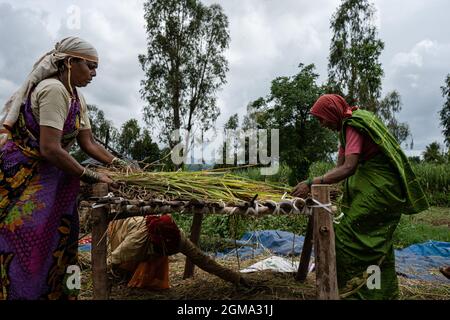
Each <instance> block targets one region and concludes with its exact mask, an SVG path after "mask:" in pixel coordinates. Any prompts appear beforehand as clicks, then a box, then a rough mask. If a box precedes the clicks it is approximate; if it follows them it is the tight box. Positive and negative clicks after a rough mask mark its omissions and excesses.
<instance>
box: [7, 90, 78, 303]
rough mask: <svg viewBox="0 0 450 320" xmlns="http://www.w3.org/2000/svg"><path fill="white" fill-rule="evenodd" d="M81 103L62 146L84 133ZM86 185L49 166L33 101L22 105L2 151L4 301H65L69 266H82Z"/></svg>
mask: <svg viewBox="0 0 450 320" xmlns="http://www.w3.org/2000/svg"><path fill="white" fill-rule="evenodd" d="M79 119H80V103H79V100H78V99H72V102H71V105H70V110H69V114H68V117H67V119H66V121H65V123H64V129H63V138H62V141H61V145H62V146H63V147H67V146H68V145H69V144H70V143H71V142H73V140H74V139H75V138H76V136H77V134H78V129H79V123H80V121H79ZM79 185H80V181H79V179H78V178H77V177H74V176H71V175H69V174H67V173H65V172H63V171H61V170H60V169H58V168H56V167H55V166H53V165H52V164H50V163H49V162H47V161H45V160H43V159H42V158H41V157H40V154H39V123H37V121H36V119H35V117H34V116H33V113H32V110H31V101H30V98H28V100H27V102H26V103H25V104H24V105H22V108H21V112H20V116H19V119H18V120H17V122H16V124H15V125H14V127H13V128H12V130H11V136H10V138H9V140H8V141H7V142H6V143H5V144H4V145H3V146H2V147H1V148H0V300H2V299H3V300H6V299H8V300H10V299H11V300H12V299H27V300H38V299H65V298H68V297H69V296H70V295H72V294H73V292H70V291H69V290H68V289H67V286H66V284H65V281H66V278H67V276H68V274H66V270H67V267H68V266H69V265H76V264H77V262H78V261H77V249H78V227H79V226H78V213H77V208H76V197H77V195H78V191H79Z"/></svg>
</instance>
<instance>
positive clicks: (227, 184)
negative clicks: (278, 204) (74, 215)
mask: <svg viewBox="0 0 450 320" xmlns="http://www.w3.org/2000/svg"><path fill="white" fill-rule="evenodd" d="M102 172H104V173H107V174H108V175H109V176H110V177H111V178H113V179H114V180H115V181H117V182H119V184H120V185H121V187H120V188H119V191H120V193H121V195H122V196H124V197H127V198H136V199H141V200H148V199H150V198H153V199H155V198H156V199H165V200H193V199H194V200H198V201H210V202H224V203H226V204H235V205H239V204H243V203H244V202H248V201H251V200H253V199H255V196H256V195H257V200H258V201H263V200H273V201H280V200H281V198H282V197H283V195H284V194H285V193H289V192H290V191H291V190H292V188H291V187H288V186H282V185H276V184H268V183H264V182H261V181H254V180H251V179H248V178H244V177H240V176H237V175H233V174H232V173H230V172H228V171H226V172H224V171H177V172H137V173H131V174H126V173H123V172H118V171H109V170H108V171H106V170H102Z"/></svg>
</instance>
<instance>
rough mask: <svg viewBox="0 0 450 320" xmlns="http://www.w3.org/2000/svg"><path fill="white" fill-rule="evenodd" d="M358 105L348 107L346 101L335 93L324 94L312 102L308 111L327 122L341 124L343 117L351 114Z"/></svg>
mask: <svg viewBox="0 0 450 320" xmlns="http://www.w3.org/2000/svg"><path fill="white" fill-rule="evenodd" d="M356 109H358V107H350V106H349V104H348V103H347V101H345V99H344V98H342V97H341V96H340V95H337V94H324V95H323V96H321V97H320V98H319V99H317V101H316V102H315V103H314V105H313V107H312V108H311V110H310V113H311V114H312V115H314V116H316V117H318V118H321V119H323V120H326V121H328V122H332V123H336V124H338V125H341V124H342V121H343V120H344V119H345V118H348V117H351V116H352V111H354V110H356Z"/></svg>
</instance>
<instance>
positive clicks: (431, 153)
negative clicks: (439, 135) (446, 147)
mask: <svg viewBox="0 0 450 320" xmlns="http://www.w3.org/2000/svg"><path fill="white" fill-rule="evenodd" d="M423 160H424V161H425V162H431V163H443V162H445V155H444V153H443V152H442V151H441V146H440V145H439V143H438V142H433V143H430V144H429V145H428V146H426V148H425V151H424V152H423Z"/></svg>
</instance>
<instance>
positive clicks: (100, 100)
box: [0, 0, 450, 154]
mask: <svg viewBox="0 0 450 320" xmlns="http://www.w3.org/2000/svg"><path fill="white" fill-rule="evenodd" d="M204 2H205V3H208V4H210V3H219V4H220V5H221V6H222V7H223V8H224V11H225V13H226V14H227V15H228V18H229V23H230V34H231V43H230V48H229V50H227V52H226V56H227V57H228V60H229V64H230V71H229V73H228V75H227V81H228V83H227V84H226V85H225V86H224V87H223V89H222V90H221V92H220V93H219V96H218V103H219V106H220V108H221V112H222V114H221V116H220V118H219V121H218V125H222V124H223V123H224V122H225V121H226V120H227V119H228V117H229V116H230V115H232V114H234V113H236V112H237V113H239V114H240V115H241V116H242V115H243V114H244V113H245V111H246V105H247V104H248V103H249V102H250V101H252V100H254V99H256V98H258V97H260V96H266V95H267V94H268V92H269V87H270V81H271V80H272V79H274V78H275V77H277V76H290V75H293V74H295V73H296V72H297V70H298V69H297V66H298V64H299V63H300V62H302V63H304V64H309V63H314V64H315V65H316V67H317V72H318V73H319V74H320V78H319V80H320V81H321V82H322V81H325V79H326V76H327V57H328V52H329V44H330V39H331V32H330V30H329V24H330V18H331V15H332V14H333V13H334V12H335V10H336V8H337V7H338V5H339V4H340V2H341V1H340V0H316V1H308V0H222V1H220V0H218V1H217V0H216V1H214V0H205V1H204ZM143 3H144V0H127V1H125V0H109V1H106V0H96V1H92V0H91V1H87V0H80V1H65V0H43V1H35V0H15V1H12V0H0V43H2V45H1V47H0V104H3V103H4V102H5V101H6V99H7V98H8V97H9V96H10V95H11V94H12V93H13V91H14V90H15V89H16V88H17V87H18V86H19V85H20V84H21V82H22V81H23V80H24V78H25V77H26V75H27V74H28V73H29V71H30V68H31V66H32V65H33V63H34V62H35V60H36V59H37V58H38V57H39V56H40V55H42V54H43V53H45V52H47V51H49V50H51V49H52V48H53V46H54V44H55V43H56V41H58V40H59V39H61V38H63V37H65V36H68V35H77V36H80V37H83V38H85V39H86V40H88V41H89V42H91V43H92V44H94V45H95V46H96V47H97V49H98V51H99V54H100V59H101V61H100V67H99V70H98V74H97V78H96V79H95V81H94V82H93V83H92V84H91V85H90V86H88V87H87V88H84V90H83V93H84V94H85V96H86V98H87V100H88V103H90V104H95V105H98V106H99V107H101V108H102V109H103V110H104V111H105V114H106V116H107V117H108V118H110V119H112V120H113V122H114V123H115V125H116V126H120V125H121V124H122V123H123V122H125V121H126V120H128V119H130V118H138V119H141V118H142V116H141V110H142V107H143V101H142V100H141V99H140V94H139V89H140V85H139V82H140V80H141V79H143V72H142V70H141V68H140V66H139V63H138V60H137V55H138V54H140V53H144V52H145V51H146V35H145V29H144V28H145V21H144V18H143ZM373 3H374V4H375V6H376V9H377V25H378V27H379V36H380V38H381V39H382V40H383V41H384V42H385V50H384V51H383V53H382V55H381V62H382V64H383V68H384V71H385V76H384V78H383V92H384V93H386V92H388V91H390V90H394V89H395V90H398V91H399V93H400V95H401V97H402V101H403V110H402V112H401V113H400V115H399V119H400V120H401V121H406V122H408V123H409V125H410V127H411V130H412V133H413V137H414V149H415V150H413V151H412V152H411V151H410V152H408V153H412V154H414V153H420V152H421V151H422V150H423V149H424V148H425V146H426V145H427V144H429V143H431V142H433V141H439V142H442V141H443V138H442V134H441V128H440V127H439V116H438V111H439V110H440V109H441V107H442V104H443V101H444V100H443V98H442V96H441V91H440V86H442V85H443V83H444V78H445V76H446V74H448V73H450V38H449V37H448V33H447V31H448V30H450V19H448V18H447V14H448V12H449V11H450V2H449V1H448V0H428V1H425V0H408V1H406V0H402V1H400V0H375V1H373ZM74 6H75V7H74ZM77 8H78V9H79V10H80V17H81V20H80V27H79V28H77V26H76V24H74V20H73V17H74V12H75V11H73V10H74V9H75V10H77ZM74 26H75V28H74Z"/></svg>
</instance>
